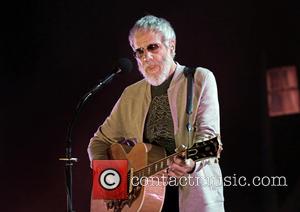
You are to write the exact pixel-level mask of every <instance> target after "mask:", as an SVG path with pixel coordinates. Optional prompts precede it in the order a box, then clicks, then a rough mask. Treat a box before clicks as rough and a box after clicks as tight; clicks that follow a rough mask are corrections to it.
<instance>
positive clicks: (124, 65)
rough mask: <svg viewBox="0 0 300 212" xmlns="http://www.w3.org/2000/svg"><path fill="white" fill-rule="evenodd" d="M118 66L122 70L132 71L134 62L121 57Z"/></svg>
mask: <svg viewBox="0 0 300 212" xmlns="http://www.w3.org/2000/svg"><path fill="white" fill-rule="evenodd" d="M118 68H119V69H121V70H122V72H130V71H131V70H132V62H131V61H130V60H129V59H128V58H120V59H119V60H118Z"/></svg>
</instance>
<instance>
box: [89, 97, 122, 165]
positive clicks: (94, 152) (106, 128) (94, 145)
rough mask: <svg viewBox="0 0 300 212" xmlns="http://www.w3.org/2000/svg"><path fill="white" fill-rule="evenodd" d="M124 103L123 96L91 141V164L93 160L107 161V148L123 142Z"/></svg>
mask: <svg viewBox="0 0 300 212" xmlns="http://www.w3.org/2000/svg"><path fill="white" fill-rule="evenodd" d="M122 101H123V94H122V96H121V97H120V98H119V100H118V101H117V103H116V104H115V106H114V108H113V110H112V111H111V113H110V115H109V116H108V117H107V118H106V120H105V121H104V123H103V124H102V125H101V126H100V127H99V128H98V130H97V131H96V132H95V134H94V136H93V137H92V138H91V139H90V143H89V145H88V155H89V159H90V161H91V162H92V160H105V159H107V153H106V152H107V148H109V147H110V145H111V144H113V143H115V142H118V141H120V140H122V136H123V134H124V132H123V131H122V129H123V127H122V120H121V118H122V115H121V114H122Z"/></svg>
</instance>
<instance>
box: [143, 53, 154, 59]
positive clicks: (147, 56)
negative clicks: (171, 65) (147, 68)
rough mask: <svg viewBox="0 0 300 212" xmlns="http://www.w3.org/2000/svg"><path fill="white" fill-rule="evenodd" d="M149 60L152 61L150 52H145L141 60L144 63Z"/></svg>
mask: <svg viewBox="0 0 300 212" xmlns="http://www.w3.org/2000/svg"><path fill="white" fill-rule="evenodd" d="M149 59H150V60H151V59H153V54H152V53H151V52H149V51H147V50H145V52H144V56H143V60H144V61H147V60H149Z"/></svg>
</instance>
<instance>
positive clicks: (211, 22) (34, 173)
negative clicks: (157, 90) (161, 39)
mask: <svg viewBox="0 0 300 212" xmlns="http://www.w3.org/2000/svg"><path fill="white" fill-rule="evenodd" d="M210 2H211V3H210ZM299 11H300V8H299V6H297V5H296V3H294V2H292V1H286V0H285V1H283V0H281V1H259V0H254V1H250V0H246V1H230V2H228V1H224V2H216V1H195V2H189V1H184V2H183V1H180V3H176V2H163V1H158V2H156V1H151V2H143V1H139V2H135V3H133V2H130V1H128V2H126V1H122V3H121V2H118V1H114V0H112V1H108V2H106V5H104V2H103V1H94V0H92V1H78V2H77V1H57V0H52V1H25V2H21V3H16V2H13V1H12V2H10V3H8V5H3V6H2V14H3V17H2V25H1V28H2V31H3V35H4V39H2V47H1V50H2V57H1V75H0V76H1V80H0V86H1V89H0V90H1V99H2V101H1V113H0V115H1V125H0V127H1V131H0V132H1V134H0V136H1V137H0V139H1V143H0V145H1V146H0V151H1V152H0V159H1V160H0V163H1V181H0V182H1V196H0V199H1V204H0V210H1V211H23V212H27V211H31V212H32V211H49V212H50V211H51V212H52V211H66V190H65V183H64V180H65V178H64V162H60V161H59V160H58V158H59V157H63V156H64V151H65V143H66V131H67V126H68V123H69V121H70V120H71V118H72V117H73V113H74V110H75V106H76V104H77V102H78V101H79V99H80V97H81V96H82V95H83V94H84V93H85V92H87V91H88V90H89V89H91V88H92V87H93V86H94V85H95V84H97V83H98V82H99V80H100V79H103V78H104V77H105V76H106V75H108V74H109V73H110V71H111V70H112V67H113V64H114V63H115V61H116V60H117V59H118V58H120V57H129V58H130V59H131V60H132V61H134V58H133V57H132V56H131V50H130V47H129V44H128V41H127V35H128V31H129V29H130V28H131V26H132V25H133V23H134V21H135V20H136V19H138V18H140V17H141V16H143V15H146V14H148V13H150V14H154V15H157V16H162V17H165V18H166V19H168V20H169V21H170V22H171V23H172V25H173V26H174V28H175V31H176V33H177V52H176V58H177V61H178V62H179V63H181V64H184V65H189V66H203V67H206V68H209V69H210V70H212V71H213V73H214V74H215V76H216V79H217V83H218V90H219V101H220V112H221V131H222V140H223V143H224V151H223V155H222V160H221V165H222V170H223V175H224V176H231V177H233V176H236V177H240V176H245V177H247V178H248V179H251V177H254V176H261V177H262V176H264V175H267V176H285V177H286V179H287V184H288V186H286V187H272V186H267V187H263V186H260V187H253V186H250V187H240V186H226V187H225V188H224V194H225V206H226V210H227V211H229V212H234V211H236V212H238V211H244V212H246V211H249V212H250V211H272V212H273V211H278V212H279V211H299V208H300V207H299V193H300V175H299V174H298V170H297V169H298V167H299V165H298V160H299V159H298V155H299V153H300V151H299V149H300V144H299V141H300V136H299V133H298V131H299V129H300V128H299V126H300V118H299V117H300V116H299V114H296V115H287V116H282V117H276V118H269V117H268V116H267V99H266V89H265V72H266V70H267V69H268V68H272V67H277V66H284V65H296V66H297V69H298V70H299V68H300V67H299V66H300V63H299V61H300V60H299V59H300V56H299V55H300V54H299V50H300V40H299V39H300V30H299V26H300V25H299V21H300V15H299V14H300V13H299ZM298 76H299V71H298ZM139 79H141V76H140V74H139V73H138V71H137V68H136V66H135V70H134V71H133V72H131V73H130V74H126V75H121V76H120V77H118V78H116V79H114V81H113V82H112V83H111V84H109V85H108V86H107V87H105V88H104V89H103V90H101V91H100V92H99V93H97V94H96V95H95V96H94V97H93V98H92V99H90V100H89V101H88V103H87V105H86V107H85V108H84V110H83V111H82V113H81V114H80V117H79V119H78V121H77V123H76V125H75V128H74V133H73V156H74V157H78V158H79V160H80V161H79V162H78V163H76V164H75V166H74V170H73V175H74V176H73V180H74V182H73V189H74V194H73V195H74V209H75V210H76V211H78V212H79V211H88V210H89V200H90V190H91V179H92V177H91V170H90V168H89V160H88V156H87V152H86V149H87V145H88V142H89V139H90V138H91V137H92V135H93V133H94V132H95V131H96V129H97V127H98V126H99V125H100V124H101V123H102V122H103V121H104V119H105V117H106V116H107V115H108V114H109V113H110V110H111V109H112V107H113V105H114V103H115V102H116V100H117V99H118V97H119V96H120V94H121V92H122V90H123V89H124V88H125V87H126V86H127V85H129V84H131V83H133V82H135V81H137V80H139Z"/></svg>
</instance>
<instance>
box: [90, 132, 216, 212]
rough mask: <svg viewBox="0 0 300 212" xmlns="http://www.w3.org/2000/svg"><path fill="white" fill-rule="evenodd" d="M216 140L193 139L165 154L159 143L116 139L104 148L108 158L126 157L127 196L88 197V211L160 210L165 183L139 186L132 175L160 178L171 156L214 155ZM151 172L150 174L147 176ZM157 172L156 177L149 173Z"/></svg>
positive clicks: (146, 211)
mask: <svg viewBox="0 0 300 212" xmlns="http://www.w3.org/2000/svg"><path fill="white" fill-rule="evenodd" d="M218 149H219V142H218V139H217V137H214V138H212V139H209V140H206V141H202V142H198V143H195V144H194V145H193V146H192V147H191V148H185V147H181V148H178V149H177V152H176V153H174V154H172V155H170V156H168V157H166V154H165V151H164V149H163V148H162V147H160V146H157V145H152V144H146V143H138V144H135V145H134V146H133V147H129V146H126V145H122V144H119V143H116V144H112V145H111V147H110V148H109V150H108V156H109V158H110V159H112V160H128V182H131V183H129V186H128V199H126V200H102V199H93V198H92V199H91V212H102V211H110V212H119V211H122V212H136V211H141V212H148V211H149V212H153V211H161V209H162V206H163V202H164V196H165V189H166V188H165V187H166V183H162V182H160V183H158V182H150V181H148V182H147V184H144V185H141V186H132V184H133V185H136V184H135V183H133V181H132V180H133V179H141V178H142V177H144V178H145V177H147V179H150V180H151V179H152V180H155V179H166V178H162V176H164V173H165V174H166V172H165V170H166V169H167V168H168V165H169V163H170V161H172V160H173V158H174V157H175V156H177V155H178V156H182V155H184V157H185V158H186V159H188V158H191V159H193V160H194V161H200V160H203V159H206V158H211V157H217V154H218ZM151 176H152V177H151ZM153 176H158V177H153Z"/></svg>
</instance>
